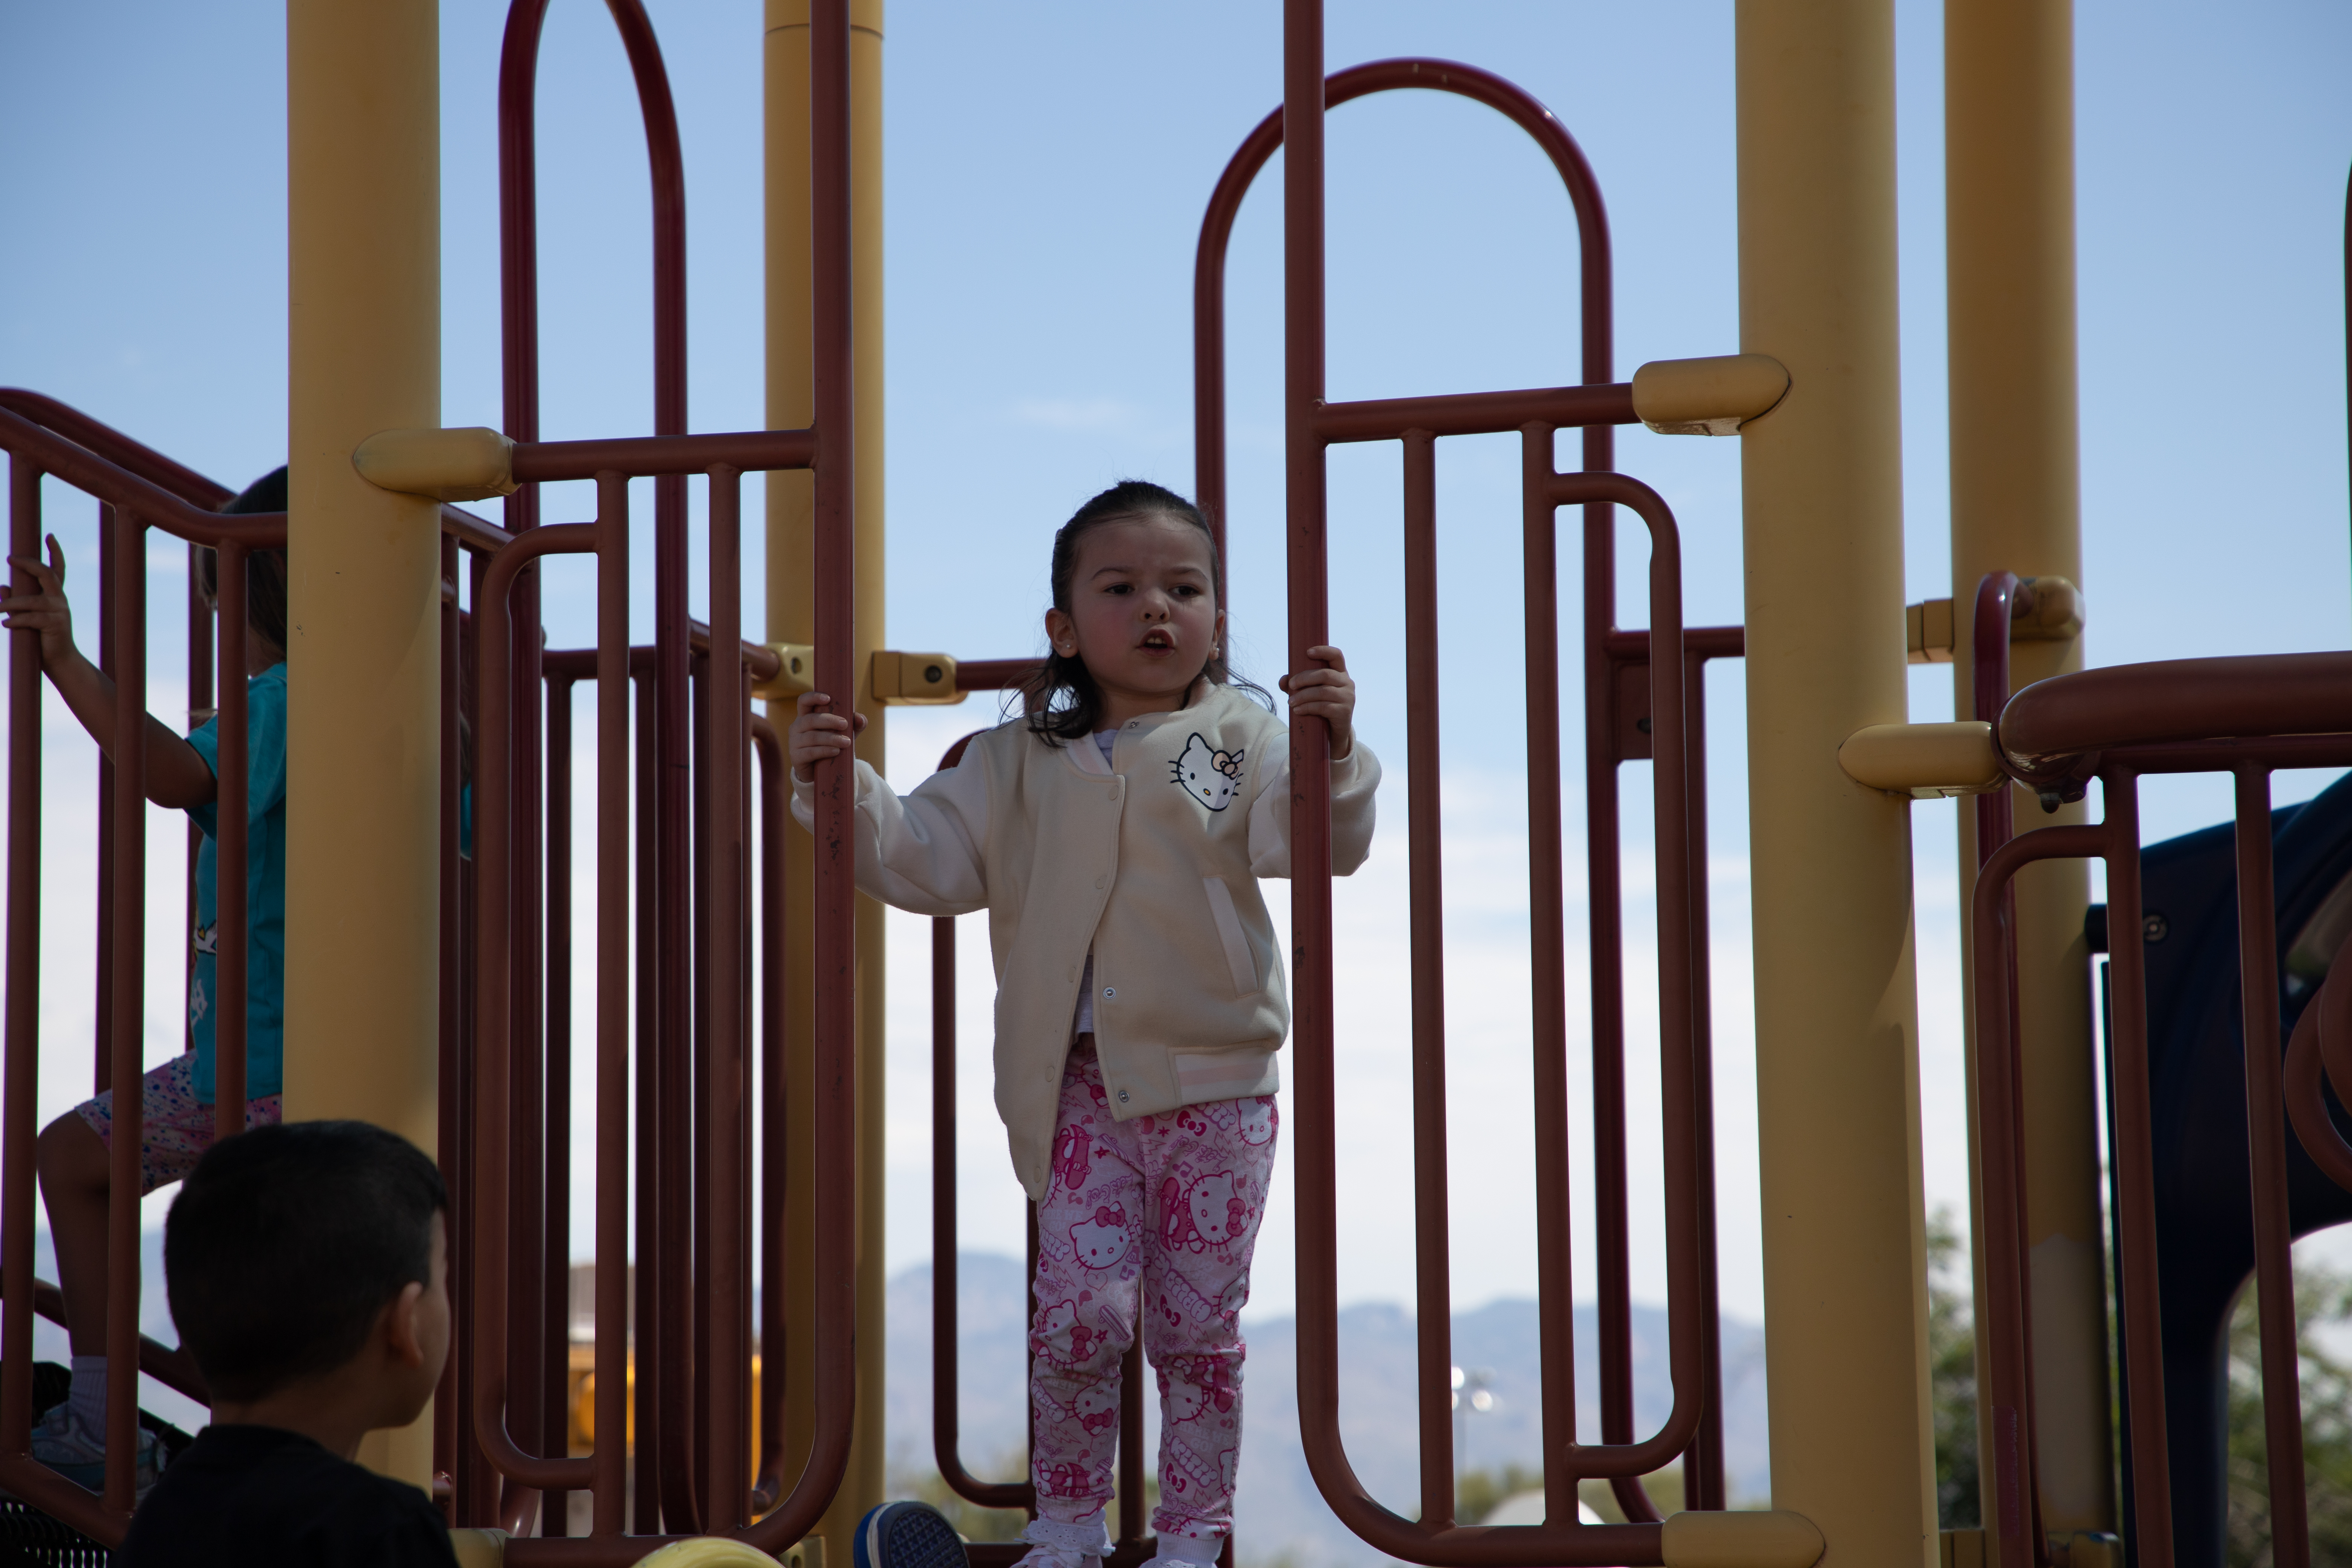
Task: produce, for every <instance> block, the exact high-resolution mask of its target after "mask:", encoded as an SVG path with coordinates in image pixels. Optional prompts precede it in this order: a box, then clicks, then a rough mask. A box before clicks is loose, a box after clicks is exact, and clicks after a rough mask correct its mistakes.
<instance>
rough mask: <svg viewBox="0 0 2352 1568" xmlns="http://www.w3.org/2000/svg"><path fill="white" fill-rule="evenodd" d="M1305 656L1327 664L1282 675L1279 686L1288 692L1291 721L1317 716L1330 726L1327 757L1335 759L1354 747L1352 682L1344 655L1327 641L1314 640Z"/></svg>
mask: <svg viewBox="0 0 2352 1568" xmlns="http://www.w3.org/2000/svg"><path fill="white" fill-rule="evenodd" d="M1307 658H1319V659H1321V660H1322V661H1323V663H1324V664H1325V666H1326V667H1327V668H1322V669H1307V670H1301V671H1299V672H1298V673H1297V674H1296V675H1286V676H1284V677H1283V678H1282V689H1284V690H1285V691H1286V692H1288V693H1290V717H1291V719H1292V721H1294V722H1295V721H1297V720H1299V719H1301V718H1310V719H1320V720H1322V721H1323V722H1324V723H1326V724H1328V725H1329V726H1330V729H1331V758H1332V760H1333V761H1334V762H1337V761H1338V760H1339V758H1341V757H1344V756H1346V755H1347V754H1348V753H1349V752H1352V751H1354V750H1355V749H1356V682H1355V679H1354V677H1352V676H1350V675H1349V673H1348V656H1347V655H1345V654H1343V653H1341V652H1340V651H1339V649H1338V648H1336V647H1332V646H1331V645H1330V644H1329V643H1318V644H1316V645H1315V646H1314V647H1310V648H1308V649H1307Z"/></svg>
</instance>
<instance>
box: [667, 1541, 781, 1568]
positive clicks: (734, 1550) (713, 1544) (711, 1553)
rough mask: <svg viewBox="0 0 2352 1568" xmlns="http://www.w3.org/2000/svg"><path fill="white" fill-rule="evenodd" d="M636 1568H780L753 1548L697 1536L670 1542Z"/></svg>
mask: <svg viewBox="0 0 2352 1568" xmlns="http://www.w3.org/2000/svg"><path fill="white" fill-rule="evenodd" d="M637 1568H779V1565H778V1563H777V1562H776V1560H775V1559H774V1558H772V1557H771V1556H769V1555H768V1554H767V1553H766V1552H762V1551H761V1550H760V1549H759V1548H758V1547H756V1546H746V1545H744V1544H743V1543H742V1542H740V1541H729V1540H727V1539H726V1538H725V1537H723V1536H718V1535H698V1536H697V1537H695V1538H694V1539H693V1540H692V1541H673V1542H670V1543H669V1544H668V1545H667V1546H665V1547H663V1548H662V1549H661V1550H660V1551H658V1552H649V1553H647V1554H646V1555H645V1556H643V1557H640V1558H638V1559H637Z"/></svg>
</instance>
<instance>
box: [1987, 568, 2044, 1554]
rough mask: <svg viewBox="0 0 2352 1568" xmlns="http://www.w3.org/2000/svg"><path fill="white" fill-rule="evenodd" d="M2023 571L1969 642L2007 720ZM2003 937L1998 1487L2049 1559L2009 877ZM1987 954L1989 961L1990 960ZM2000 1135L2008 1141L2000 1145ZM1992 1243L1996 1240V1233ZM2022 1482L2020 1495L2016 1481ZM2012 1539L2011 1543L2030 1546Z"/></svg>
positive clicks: (2009, 803)
mask: <svg viewBox="0 0 2352 1568" xmlns="http://www.w3.org/2000/svg"><path fill="white" fill-rule="evenodd" d="M2017 582H2018V580H2017V576H2016V574H2014V573H2011V572H1990V573H1987V574H1985V576H1984V577H1983V578H1982V579H1981V580H1980V581H1979V583H1978V584H1977V595H1976V603H1975V606H1974V610H1973V615H1974V617H1975V618H1974V620H1973V621H1972V622H1971V623H1970V625H1971V630H1970V634H1969V647H1970V659H1971V680H1970V686H1969V690H1970V693H1971V697H1972V706H1973V707H1974V709H1975V711H1976V715H1977V717H1978V718H1979V720H1981V721H1984V722H1986V723H1990V724H1997V723H1999V722H2000V712H2001V710H2002V708H2003V707H2005V706H2006V705H2007V704H2008V702H2009V637H2010V622H2011V618H2012V616H2013V615H2014V609H2013V601H2014V599H2015V596H2016V593H2017ZM2014 807H2015V799H2014V796H2013V795H2011V792H2010V791H2009V790H2007V789H1997V790H1993V791H1990V792H1989V793H1987V794H1984V795H1978V796H1977V797H1976V799H1975V809H1976V829H1977V869H1978V873H1979V875H1982V873H1983V870H1984V867H1985V863H1986V861H1988V860H1989V859H1990V858H1991V857H1992V856H1993V854H1994V853H1995V852H1996V851H1998V850H1999V849H2000V847H2001V846H2002V845H2004V844H2007V843H2008V842H2009V840H2010V835H2011V832H2012V830H2013V828H2014V826H2015V824H2014V819H2013V816H2012V813H2013V810H2014ZM2016 931H2017V895H2016V890H2015V889H2014V888H2013V887H2011V886H2010V885H2009V884H2007V883H2003V884H2002V887H2001V890H2000V941H1999V942H1998V943H1997V944H1996V945H1995V946H1993V947H1990V948H1987V949H1984V950H1983V951H1984V952H1986V953H1988V954H1993V955H1997V956H1998V961H1999V962H1998V971H1999V972H1998V973H1996V974H1995V975H1994V976H1993V979H1994V980H1996V981H1997V982H1998V983H1999V984H2000V986H2001V988H2002V998H2003V999H2002V1009H2003V1010H2002V1014H2001V1016H2002V1018H2003V1019H2004V1020H2005V1022H2004V1024H2003V1026H2002V1027H2001V1029H2000V1032H1999V1033H1997V1034H1993V1035H1985V1034H1983V1033H1982V1031H1981V1030H1979V1037H1978V1042H1977V1054H1978V1057H1979V1081H1980V1084H1982V1085H1984V1086H1986V1087H1985V1088H1984V1089H1980V1091H1979V1108H1980V1110H1979V1121H1982V1119H1983V1118H1984V1117H1985V1116H1987V1115H1990V1116H1993V1117H1997V1118H2000V1119H2001V1121H2002V1133H2001V1135H2000V1137H1998V1138H1996V1139H1991V1140H1989V1141H1987V1142H1984V1143H1983V1144H1982V1146H1981V1147H1980V1148H1979V1152H1978V1166H1979V1183H1980V1184H1981V1185H1982V1186H1983V1189H1984V1190H1983V1201H1984V1203H1985V1204H1986V1205H1991V1204H1993V1203H1995V1202H1999V1203H2001V1204H2003V1205H2006V1206H2007V1207H2008V1208H2009V1209H2010V1210H2011V1211H2012V1212H2011V1215H2010V1216H2009V1224H2010V1227H2011V1230H2010V1232H2009V1233H2010V1234H2012V1235H2013V1236H2014V1237H2015V1238H2016V1239H2015V1247H2014V1253H2015V1255H2014V1257H2013V1258H2011V1260H2010V1263H2009V1268H2010V1269H2011V1271H2012V1272H2013V1273H2014V1275H2015V1279H2016V1280H2017V1281H2018V1282H2019V1283H2018V1285H2017V1289H2019V1290H2020V1291H2021V1296H2020V1297H2019V1299H2018V1300H2017V1301H2015V1302H2009V1301H2008V1300H2007V1299H2006V1298H2000V1302H2001V1304H2002V1307H2003V1308H2004V1309H2006V1310H2012V1311H2013V1312H2014V1313H2015V1314H2019V1315H2016V1316H2014V1317H2013V1318H2012V1319H2011V1321H2010V1322H2009V1325H2008V1326H2009V1328H2010V1330H2011V1331H2012V1332H2014V1333H2016V1334H2017V1335H2018V1339H2017V1341H2016V1348H2017V1357H2016V1365H2015V1367H2014V1369H2013V1370H2014V1373H2015V1378H2014V1384H2013V1386H2011V1385H2004V1386H2003V1387H2002V1388H2001V1389H2000V1391H1999V1395H2000V1396H2006V1397H2008V1398H2009V1399H2011V1401H2012V1403H2009V1404H2002V1403H2000V1397H1999V1396H1997V1397H1996V1401H1995V1404H1994V1407H1993V1424H1992V1432H1993V1438H1994V1444H1995V1447H1996V1450H1997V1451H1996V1452H1995V1453H1994V1454H1993V1455H1992V1456H1991V1458H1992V1459H1993V1461H1994V1468H1995V1471H1996V1473H1995V1474H1994V1477H1993V1479H1994V1488H1995V1492H1996V1494H1997V1497H1998V1500H1999V1504H2000V1510H2001V1515H2000V1518H2001V1522H2000V1527H1999V1528H2000V1529H2001V1530H2002V1531H2006V1530H2008V1528H2009V1525H2010V1522H2011V1514H2012V1513H2014V1514H2015V1516H2016V1519H2015V1522H2016V1524H2017V1528H2018V1531H2019V1532H2020V1535H2019V1539H2020V1541H2021V1542H2024V1543H2030V1544H2031V1546H2032V1552H2033V1561H2034V1562H2036V1563H2046V1562H2047V1560H2048V1556H2049V1549H2048V1544H2047V1542H2046V1541H2045V1539H2044V1535H2045V1532H2044V1531H2042V1526H2041V1519H2042V1466H2041V1458H2040V1447H2039V1444H2040V1434H2041V1424H2040V1421H2039V1420H2038V1418H2037V1414H2036V1411H2035V1407H2034V1386H2033V1339H2032V1333H2031V1332H2030V1326H2031V1323H2032V1289H2033V1286H2032V1268H2033V1260H2032V1250H2031V1246H2032V1244H2031V1240H2030V1238H2031V1237H2032V1234H2033V1230H2032V1215H2031V1213H2030V1211H2029V1210H2028V1208H2027V1205H2026V1187H2025V1184H2026V1159H2025V1140H2024V1135H2023V1128H2024V1120H2023V1118H2024V1115H2025V1100H2024V1093H2025V1090H2024V1084H2025V1046H2024V1028H2023V1024H2022V1018H2023V1014H2022V1013H2021V1011H2020V1005H2019V1002H2018V978H2017V940H2016ZM1980 962H1981V961H1980ZM1987 1050H1993V1051H1998V1052H2000V1054H2001V1056H2002V1058H2003V1060H2002V1061H2001V1062H2000V1063H1998V1064H1996V1066H1997V1069H1998V1070H1997V1072H1996V1073H1995V1074H1994V1075H1992V1076H1991V1077H1990V1078H1988V1077H1987V1076H1986V1075H1985V1072H1984V1068H1983V1062H1982V1058H1983V1057H1984V1054H1985V1052H1986V1051H1987ZM1993 1089H1997V1091H1998V1092H1999V1093H2000V1095H2001V1096H2003V1097H2004V1098H2003V1099H2002V1100H2000V1103H1999V1104H1997V1105H1996V1106H1994V1108H1993V1109H1992V1110H1990V1111H1987V1110H1982V1109H1981V1108H1982V1107H1983V1105H1984V1104H1985V1103H1986V1102H1985V1101H1984V1100H1983V1099H1982V1094H1983V1093H1984V1092H1988V1091H1991V1090H1993ZM1995 1144H1998V1145H1999V1147H1998V1148H1997V1149H1996V1148H1995V1146H1994V1145H1995ZM1996 1158H1998V1159H2000V1161H2001V1162H2003V1164H2004V1169H2003V1171H2002V1173H2000V1176H1999V1178H1998V1179H1992V1178H1990V1177H1988V1176H1987V1175H1986V1174H1985V1173H1986V1172H1988V1171H1990V1167H1991V1164H1992V1163H1993V1161H1994V1160H1995V1159H1996ZM1988 1245H1990V1243H1988ZM2011 1488H2015V1489H2017V1490H2016V1491H2015V1492H2014V1495H2012V1492H2011V1490H2009V1489H2011ZM2021 1549H2022V1548H2021V1547H2012V1548H2011V1549H2010V1550H2021Z"/></svg>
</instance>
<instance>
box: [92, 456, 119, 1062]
mask: <svg viewBox="0 0 2352 1568" xmlns="http://www.w3.org/2000/svg"><path fill="white" fill-rule="evenodd" d="M114 556H115V533H114V509H113V508H112V507H110V506H107V505H104V504H102V503H101V504H100V507H99V509H98V598H99V609H98V672H99V673H100V675H103V676H104V677H106V679H108V680H110V681H111V680H113V679H115V677H116V676H117V675H119V674H120V673H121V659H119V658H116V657H115V627H116V626H117V624H118V623H119V622H120V621H121V616H117V615H116V614H115V613H114V580H115V571H114ZM114 815H115V814H114V758H113V756H112V754H111V753H110V752H109V751H108V750H107V749H106V748H105V747H103V746H101V747H100V748H99V752H98V941H97V947H98V965H97V971H98V973H97V981H98V1005H97V1014H96V1021H97V1027H96V1028H95V1029H94V1030H93V1031H91V1034H92V1038H91V1041H90V1056H91V1058H92V1059H91V1065H90V1092H91V1093H92V1094H104V1093H105V1092H106V1091H107V1090H108V1089H111V1088H113V1087H114Z"/></svg>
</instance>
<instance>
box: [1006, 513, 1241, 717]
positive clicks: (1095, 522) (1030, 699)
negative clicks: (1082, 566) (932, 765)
mask: <svg viewBox="0 0 2352 1568" xmlns="http://www.w3.org/2000/svg"><path fill="white" fill-rule="evenodd" d="M1146 517H1168V518H1174V519H1176V520H1177V521H1180V522H1186V523H1190V524H1191V525H1192V527H1194V528H1197V529H1199V530H1200V531H1201V537H1202V539H1204V540H1206V541H1208V544H1209V581H1210V582H1211V584H1213V587H1212V590H1211V591H1212V592H1213V593H1214V594H1216V595H1218V596H1219V599H1220V601H1221V602H1220V606H1219V607H1220V608H1222V607H1223V605H1222V600H1223V593H1224V584H1225V567H1224V559H1223V555H1222V554H1221V553H1220V552H1219V551H1218V549H1217V536H1216V533H1215V532H1214V531H1213V530H1212V529H1211V528H1210V527H1209V520H1208V519H1207V518H1205V517H1203V516H1202V515H1201V509H1200V508H1199V507H1196V506H1194V505H1193V504H1192V502H1191V501H1188V500H1185V499H1184V498H1183V497H1182V496H1180V495H1178V494H1177V493H1176V492H1175V491H1174V490H1171V489H1168V488H1166V487H1165V486H1162V485H1155V484H1153V483H1151V482H1150V480H1149V479H1121V480H1119V482H1118V483H1117V484H1115V485H1113V486H1111V488H1110V489H1107V490H1105V491H1103V492H1102V493H1101V494H1100V495H1098V496H1097V497H1095V498H1094V499H1093V500H1089V501H1088V502H1087V504H1086V505H1084V506H1082V507H1080V508H1078V510H1076V512H1075V513H1073V514H1072V515H1071V518H1070V521H1067V522H1066V523H1064V524H1062V527H1061V530H1060V531H1058V532H1057V533H1055V535H1054V607H1055V609H1057V610H1059V611H1061V612H1062V613H1063V614H1064V615H1068V614H1069V613H1070V579H1071V578H1072V577H1073V576H1074V575H1076V572H1077V567H1078V541H1080V540H1082V539H1084V538H1085V537H1086V536H1087V534H1088V533H1090V532H1092V531H1094V530H1096V529H1097V528H1100V527H1102V526H1103V525H1104V524H1105V523H1111V522H1129V521H1134V520H1136V519H1138V518H1146ZM1225 640H1227V639H1220V641H1219V643H1218V645H1217V651H1216V652H1215V653H1213V654H1212V655H1211V656H1210V657H1209V660H1208V662H1207V663H1206V664H1205V665H1203V666H1202V669H1201V674H1202V675H1203V676H1205V677H1207V678H1208V679H1210V680H1211V681H1213V682H1214V683H1216V684H1217V685H1219V686H1232V687H1234V688H1237V689H1240V690H1243V691H1245V692H1248V693H1249V694H1250V695H1251V696H1253V697H1255V698H1256V699H1257V700H1259V701H1260V702H1262V703H1264V704H1265V706H1266V707H1267V708H1268V709H1269V710H1271V709H1272V708H1273V707H1274V699H1273V698H1271V697H1269V696H1268V695H1266V691H1265V688H1264V687H1261V686H1258V685H1256V684H1255V683H1254V682H1252V681H1248V680H1244V679H1242V678H1241V677H1240V676H1237V675H1235V674H1234V671H1233V665H1232V661H1231V660H1230V659H1228V658H1226V655H1225V650H1224V643H1225ZM1021 710H1022V712H1023V713H1024V714H1025V715H1026V716H1027V718H1028V721H1029V729H1030V731H1031V732H1032V733H1034V735H1036V736H1037V737H1038V739H1040V740H1042V741H1044V742H1045V743H1046V744H1047V745H1049V746H1058V745H1060V744H1061V743H1062V742H1065V741H1076V740H1083V739H1084V738H1085V737H1087V735H1090V734H1092V733H1094V731H1095V729H1096V725H1097V721H1098V720H1099V719H1100V718H1101V717H1102V690H1101V689H1100V688H1099V687H1097V686H1096V685H1095V678H1094V676H1093V675H1092V674H1090V673H1089V672H1088V671H1087V666H1086V660H1084V659H1083V658H1079V657H1077V656H1076V655H1075V654H1073V655H1070V656H1067V657H1065V656H1064V655H1062V654H1061V653H1059V652H1058V651H1056V650H1055V648H1054V647H1052V646H1051V645H1050V644H1049V645H1048V646H1047V647H1046V649H1045V659H1044V661H1043V662H1041V663H1040V664H1039V665H1038V666H1037V668H1036V671H1035V673H1034V674H1033V675H1031V676H1030V677H1029V679H1026V680H1024V681H1023V682H1022V683H1021Z"/></svg>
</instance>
